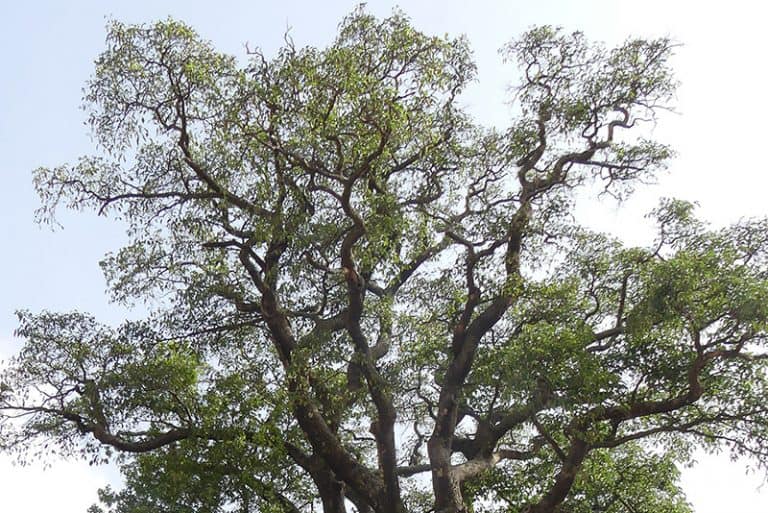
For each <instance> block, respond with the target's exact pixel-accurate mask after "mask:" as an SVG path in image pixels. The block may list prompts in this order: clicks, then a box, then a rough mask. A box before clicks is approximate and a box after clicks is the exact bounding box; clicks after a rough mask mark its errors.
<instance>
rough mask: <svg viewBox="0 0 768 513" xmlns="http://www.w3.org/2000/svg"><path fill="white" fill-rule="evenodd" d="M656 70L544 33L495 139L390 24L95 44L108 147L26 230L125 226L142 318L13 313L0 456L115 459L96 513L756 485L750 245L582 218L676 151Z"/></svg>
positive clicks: (402, 506) (756, 346) (125, 261)
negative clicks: (662, 116) (240, 46)
mask: <svg viewBox="0 0 768 513" xmlns="http://www.w3.org/2000/svg"><path fill="white" fill-rule="evenodd" d="M672 47H673V45H672V44H671V43H670V41H669V40H667V39H658V40H628V41H626V43H624V44H623V45H621V46H619V47H616V48H612V49H608V48H605V47H603V46H601V45H597V44H592V43H588V42H587V41H586V40H585V39H584V37H583V36H582V35H581V34H579V33H573V34H570V33H565V32H563V31H561V30H558V29H554V28H551V27H541V28H535V29H533V30H531V31H529V32H527V33H525V34H523V35H522V36H521V37H520V38H519V39H517V40H515V41H514V42H512V43H510V44H509V45H508V46H507V47H506V48H505V50H504V52H505V55H506V56H507V58H508V60H509V61H512V62H513V63H516V64H517V65H518V66H519V69H520V83H519V85H518V86H517V87H516V88H515V89H514V90H513V93H514V94H513V99H514V105H515V109H516V113H517V115H516V116H517V117H516V118H515V119H514V121H512V122H511V124H510V126H509V128H508V129H506V130H495V129H490V128H486V127H483V126H481V125H479V124H478V123H476V122H475V121H474V120H472V119H471V118H470V117H469V116H468V115H467V113H466V112H465V111H464V110H463V109H462V106H461V102H460V98H461V93H462V91H463V89H464V88H465V87H466V86H467V84H468V83H469V82H470V81H471V80H472V79H473V78H474V66H473V63H472V61H471V57H470V52H469V49H468V47H467V44H466V42H465V41H464V40H462V39H451V38H448V37H442V38H441V37H431V36H427V35H425V34H422V33H420V32H418V31H417V30H415V29H414V28H413V27H412V26H411V25H410V24H409V22H408V20H407V18H406V17H404V16H403V15H401V14H397V13H396V14H394V15H393V16H391V17H390V18H387V19H383V20H380V19H376V18H374V17H373V16H371V15H369V14H367V13H366V12H365V11H364V10H357V11H355V12H354V13H352V14H351V15H350V16H349V17H348V18H347V19H345V20H344V21H343V23H342V24H341V26H340V29H339V34H338V36H337V38H336V39H335V41H334V42H333V43H332V44H331V45H330V46H328V47H327V48H325V49H317V48H312V47H307V48H297V47H295V46H294V45H293V44H292V42H291V41H290V39H287V41H286V44H285V45H284V46H283V48H281V49H280V50H279V51H278V52H277V53H276V55H274V56H272V57H268V56H265V55H264V54H262V53H261V52H259V51H258V50H255V51H249V52H248V56H247V57H248V58H247V62H246V63H245V64H242V63H241V62H240V61H238V60H237V59H235V58H234V57H231V56H227V55H223V54H221V53H218V52H216V51H215V50H214V49H213V48H212V46H211V45H210V44H209V43H208V42H207V41H204V40H201V39H200V38H199V37H198V36H197V35H196V34H195V32H194V31H193V30H192V29H190V28H189V27H187V26H185V25H184V24H182V23H179V22H176V21H164V22H160V23H156V24H153V25H138V26H133V25H124V24H121V23H117V22H114V23H112V24H111V25H110V26H109V35H108V39H107V48H106V50H105V51H104V53H102V55H101V56H100V57H99V59H98V60H97V63H96V71H95V74H94V76H93V79H92V80H91V81H90V83H89V84H88V87H87V91H86V106H87V109H88V112H89V113H90V123H91V126H92V128H93V133H94V136H95V139H96V141H97V142H98V144H99V146H100V152H99V154H98V155H97V156H93V157H85V158H83V159H81V160H80V161H79V162H78V163H76V164H74V165H65V166H61V167H56V168H51V169H40V170H38V171H37V172H36V174H35V183H36V186H37V189H38V192H39V193H40V196H41V198H42V201H43V207H42V208H41V211H40V214H41V218H42V220H43V221H53V215H54V213H55V210H56V208H57V207H59V206H61V205H64V206H67V207H70V208H75V209H94V210H96V211H98V212H99V213H100V214H103V215H110V216H114V217H116V218H117V219H120V220H122V222H123V223H124V224H125V225H126V226H127V227H128V236H129V244H128V245H127V246H126V247H124V248H122V249H121V250H120V251H118V252H117V253H115V254H111V255H108V256H107V257H106V258H105V260H104V261H103V263H102V266H103V268H104V272H105V274H106V277H107V279H108V282H109V286H110V290H111V292H112V295H113V298H114V300H115V301H117V302H119V303H127V304H132V303H135V302H137V301H139V302H143V303H144V304H146V306H147V310H149V311H150V312H151V313H150V314H149V315H148V318H147V319H146V320H143V321H130V322H125V323H124V324H122V325H120V326H118V327H110V326H106V325H103V324H99V323H98V322H97V321H96V320H95V319H93V318H92V317H91V316H89V315H87V314H84V313H79V312H74V313H67V314H58V313H48V312H43V313H29V312H22V313H20V314H19V316H20V327H19V329H18V335H19V336H20V337H22V338H23V339H24V341H25V345H24V347H23V349H22V350H21V352H20V353H19V354H18V355H17V356H16V357H15V358H14V359H13V360H12V361H11V362H10V364H9V366H8V367H7V368H6V369H5V371H4V373H3V375H2V388H0V413H1V414H2V420H1V421H0V422H2V431H1V432H0V435H1V436H2V438H1V439H0V442H2V444H3V447H4V448H6V449H11V450H16V451H18V452H19V454H20V456H21V457H24V456H25V455H26V457H28V458H29V457H34V456H35V455H37V454H38V453H40V452H46V451H55V452H57V453H64V454H80V455H81V456H83V457H86V458H90V459H91V460H92V461H94V462H100V461H104V460H107V459H110V458H113V457H115V458H117V461H118V462H119V463H120V465H121V468H122V470H123V473H124V475H125V478H126V487H125V488H124V489H123V490H120V491H112V490H109V489H107V490H104V491H102V505H101V506H94V508H93V509H94V511H110V512H114V513H118V512H119V513H129V512H130V513H140V512H220V511H242V512H255V511H274V512H304V511H314V508H316V507H318V505H322V509H323V511H324V512H325V513H340V512H343V511H347V510H349V509H354V510H356V511H358V512H361V513H363V512H376V513H385V512H397V513H403V512H406V511H413V512H422V511H434V512H436V513H458V512H466V511H475V512H480V511H509V512H527V513H544V512H555V511H558V512H585V513H586V512H594V511H600V512H606V513H614V512H615V513H618V512H627V513H639V512H651V511H653V512H668V513H673V512H674V513H681V512H686V511H689V506H688V505H687V503H686V502H685V499H684V497H683V495H682V493H681V491H680V488H679V487H678V484H677V477H678V471H677V467H676V463H679V462H681V461H685V460H686V459H687V458H688V456H689V455H690V451H691V450H693V449H694V448H697V447H702V446H704V447H708V448H710V449H717V448H720V447H723V446H727V447H729V448H730V449H732V450H734V451H735V452H736V453H737V454H750V455H753V456H756V457H757V460H758V461H763V462H768V429H767V428H768V411H766V405H765V400H764V398H765V397H766V394H768V386H767V385H768V381H767V380H766V369H765V364H766V361H767V360H768V351H766V348H765V344H766V342H767V341H766V334H767V333H768V331H767V328H768V325H767V324H766V323H767V321H768V223H766V222H765V221H750V222H743V223H740V224H737V225H735V226H732V227H730V228H727V229H721V230H711V229H709V228H708V227H707V226H706V225H705V224H704V223H702V222H700V221H697V220H696V218H695V217H694V215H693V207H692V205H690V204H687V203H684V202H681V201H675V200H665V201H663V202H662V204H661V205H660V207H659V208H658V209H657V210H656V211H654V212H653V214H652V217H653V218H654V219H655V220H656V223H657V226H658V235H657V237H656V239H655V241H654V242H653V244H652V246H651V247H647V248H638V247H626V246H624V245H623V244H622V243H621V241H619V240H616V239H614V238H611V237H609V236H606V235H603V234H599V233H594V232H592V231H590V230H589V229H587V228H585V227H583V226H580V225H578V223H577V221H576V220H575V219H574V216H573V208H574V203H575V201H576V199H579V198H582V199H583V198H584V197H585V196H584V194H585V193H582V192H579V191H580V190H582V191H593V190H595V189H594V187H593V186H594V185H595V184H598V185H599V186H600V187H599V190H601V191H602V192H604V193H607V194H610V195H614V196H618V197H619V198H623V197H626V195H627V194H629V193H631V191H632V190H633V188H634V187H635V186H636V185H637V184H640V183H643V182H645V181H648V180H652V179H653V178H654V175H655V173H656V172H657V170H658V169H660V168H661V167H663V166H664V163H665V161H666V160H667V159H668V157H669V156H670V150H669V149H668V148H666V147H665V146H664V145H661V144H659V143H656V142H653V141H651V140H647V139H644V138H642V137H641V133H642V126H643V124H645V123H647V122H649V121H654V120H655V116H656V114H657V112H658V110H659V109H665V108H668V107H669V101H670V99H671V97H672V95H673V92H674V86H675V81H674V78H673V76H672V74H671V72H670V70H669V69H668V59H669V57H670V53H671V50H672ZM500 100H501V99H500ZM638 129H639V130H640V132H641V133H638ZM585 186H590V187H585Z"/></svg>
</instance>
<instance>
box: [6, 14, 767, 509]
mask: <svg viewBox="0 0 768 513" xmlns="http://www.w3.org/2000/svg"><path fill="white" fill-rule="evenodd" d="M355 4H356V2H353V1H327V2H323V1H314V2H313V1H303V2H300V1H286V2H282V3H281V4H280V6H279V7H278V6H275V5H272V3H271V2H266V1H263V0H247V1H245V0H243V1H218V2H215V3H214V2H203V1H196V0H195V1H193V0H186V1H181V0H175V1H160V0H154V1H151V2H150V1H144V0H134V1H131V2H128V1H125V2H118V1H105V0H100V1H99V0H92V1H86V0H69V1H56V0H48V1H35V0H27V1H26V2H21V1H19V2H13V1H12V0H0V66H2V68H1V71H0V178H1V179H2V181H0V241H2V251H0V357H7V356H8V355H10V354H12V353H13V352H14V351H15V350H16V349H17V348H18V341H14V340H13V338H12V332H13V330H14V329H15V327H16V321H15V317H14V315H13V312H14V310H16V309H18V308H27V309H30V310H33V311H37V310H41V309H50V310H73V309H79V310H83V311H90V312H92V313H94V314H95V315H96V316H97V317H98V318H100V319H101V320H104V321H107V322H113V323H116V322H119V321H120V320H121V318H123V317H124V316H125V315H126V313H125V312H124V311H122V310H120V309H118V308H116V307H115V306H114V305H110V304H109V303H108V302H107V300H106V297H105V295H104V288H105V286H104V280H103V277H102V276H101V273H100V270H99V268H98V265H97V262H98V261H99V260H100V258H101V257H102V256H103V254H104V253H105V252H107V251H109V250H114V249H116V248H118V247H119V246H120V244H121V242H122V240H123V237H122V233H121V231H120V227H119V226H118V225H116V224H114V223H112V222H110V221H108V220H105V219H99V218H96V217H94V216H90V215H64V216H62V221H63V224H64V230H60V231H58V232H55V233H51V232H50V231H48V230H47V229H41V228H38V227H37V226H35V225H34V223H33V211H34V209H35V208H36V206H37V200H36V197H35V196H34V193H33V191H32V185H31V178H30V172H31V170H32V169H34V168H36V167H39V166H55V165H58V164H62V163H65V162H72V161H74V160H75V159H76V158H77V157H78V156H80V155H84V154H88V153H89V152H90V151H91V149H92V144H91V141H90V139H89V137H88V132H87V130H86V128H85V127H84V126H83V120H84V115H83V113H82V111H81V110H80V109H79V106H80V104H81V102H80V97H81V89H82V87H83V85H84V83H85V81H86V80H87V78H88V76H89V75H90V73H91V71H92V66H93V65H92V63H93V59H94V58H95V57H96V55H97V54H98V53H99V52H100V51H101V49H102V48H103V43H104V35H105V31H104V25H105V21H106V20H107V19H108V18H115V19H118V20H121V21H127V22H143V21H152V20H157V19H159V18H166V17H168V16H172V17H174V18H177V19H180V20H183V21H185V22H187V23H189V24H190V25H192V26H193V27H195V28H196V29H197V30H198V31H199V33H200V34H202V36H203V37H205V38H207V39H210V40H212V41H213V42H214V44H215V45H216V46H217V47H218V49H220V50H222V51H225V52H228V53H232V54H237V55H242V54H243V52H244V44H245V43H246V42H248V43H249V44H250V46H251V47H253V46H260V47H261V48H263V49H264V50H265V51H266V52H267V53H270V52H271V51H273V50H274V49H275V48H276V47H278V46H279V45H280V44H281V42H282V36H283V33H284V32H285V31H286V29H287V28H290V32H291V35H292V37H293V39H294V41H295V42H296V44H297V45H303V44H313V45H323V44H325V43H327V42H328V41H330V40H331V39H332V38H333V37H334V35H335V29H336V26H337V24H338V22H339V21H340V20H341V18H342V17H343V16H344V15H345V14H347V13H348V12H349V11H350V10H351V9H352V8H353V7H354V5H355ZM760 4H761V2H754V1H733V0H732V1H729V2H706V1H693V0H691V1H683V0H679V1H670V0H666V1H656V0H654V1H649V0H645V1H642V2H641V1H636V2H629V1H620V0H613V1H585V0H572V1H570V2H569V1H565V0H560V1H542V0H537V1H535V2H534V1H519V0H507V1H481V0H478V1H475V2H473V3H472V5H470V4H469V2H466V1H449V0H442V1H433V0H430V1H425V0H421V1H416V0H412V1H401V2H389V1H375V2H369V3H368V6H369V10H371V11H373V12H374V13H376V14H379V15H386V14H388V13H389V12H390V11H391V9H392V7H393V6H394V5H399V6H400V7H401V8H402V9H403V10H404V11H405V12H406V13H407V14H408V15H409V16H411V18H412V19H413V22H414V24H415V25H416V26H417V27H418V28H419V29H421V30H423V31H426V32H430V33H437V34H443V33H450V34H462V33H463V34H466V35H467V37H468V38H469V40H470V42H471V44H472V47H473V48H474V51H475V57H476V60H477V62H478V65H479V80H478V83H477V84H475V85H474V86H473V88H471V90H470V91H469V93H468V94H467V95H466V96H465V102H466V104H467V106H468V108H469V109H470V111H471V112H473V113H474V114H475V116H476V117H477V118H478V119H479V120H481V121H484V122H486V123H489V124H495V125H498V126H504V125H505V124H506V123H507V120H508V119H509V109H508V107H507V106H506V103H505V102H506V100H507V99H508V94H507V92H506V87H507V85H508V83H509V81H510V79H511V77H512V76H513V71H514V70H512V69H511V68H509V67H508V66H506V65H503V63H502V61H501V59H500V57H499V55H498V53H497V50H498V48H499V47H501V46H502V45H503V44H504V43H505V42H506V41H508V40H509V39H511V38H512V37H514V36H516V35H518V34H519V33H520V32H522V31H523V30H525V29H526V28H528V27H530V26H531V25H536V24H554V25H562V26H564V27H566V28H568V29H577V30H582V31H584V32H585V33H586V35H587V37H589V38H591V39H595V40H602V41H606V42H609V43H616V42H619V41H621V40H623V39H625V38H626V37H627V36H629V35H636V36H648V37H650V36H658V35H670V36H672V37H673V38H674V39H676V40H677V41H679V42H680V43H682V44H683V45H684V46H682V47H681V48H679V49H678V51H677V56H676V57H675V59H674V66H675V67H676V69H677V73H678V77H679V79H680V80H681V81H682V87H681V88H680V90H679V98H678V102H677V107H678V108H677V110H678V114H670V115H667V116H664V117H663V119H662V120H661V122H660V123H659V125H658V126H657V127H656V129H655V130H654V135H655V136H656V137H657V138H660V139H662V140H663V141H665V142H668V143H670V144H672V145H673V146H674V147H675V148H676V150H677V151H678V152H679V157H678V158H677V159H676V160H675V161H674V162H673V164H672V166H671V168H670V173H669V174H668V175H666V176H663V177H662V178H661V179H660V181H659V184H658V185H656V186H654V187H650V188H648V189H647V190H645V191H643V192H642V193H640V194H638V195H637V196H636V197H635V198H634V199H633V200H631V201H630V202H628V204H627V205H626V206H625V208H622V209H618V208H616V205H614V204H611V203H608V204H603V205H598V204H595V203H593V202H592V203H590V204H588V205H580V209H579V212H580V215H581V216H582V217H583V218H584V219H585V220H586V221H587V222H589V223H591V224H593V225H594V226H597V227H600V228H602V229H605V230H609V231H612V232H614V233H617V234H619V235H621V236H622V237H623V238H625V240H627V241H628V242H630V243H635V244H637V243H643V242H645V241H647V237H648V234H649V231H648V229H647V227H646V226H645V225H644V224H643V221H642V215H643V214H644V213H645V212H647V211H648V210H649V209H650V208H652V207H653V206H654V205H655V204H656V202H657V199H658V197H659V196H676V197H680V198H684V199H688V200H698V202H699V203H700V205H701V208H700V213H701V214H702V215H703V216H704V217H706V218H707V219H709V220H711V221H712V222H713V223H715V224H724V223H729V222H733V221H736V220H738V219H739V218H740V217H752V216H764V215H768V202H767V201H766V199H765V194H766V185H768V178H766V176H768V175H767V174H766V171H768V169H766V167H767V166H766V164H765V159H764V158H763V156H762V151H763V150H764V147H765V144H766V142H765V141H766V129H765V125H764V123H765V120H766V119H768V106H767V104H766V90H765V89H766V68H765V50H766V48H768V45H767V44H766V40H765V37H766V36H765V27H764V21H765V19H766V16H765V15H764V14H763V13H762V12H761V9H760ZM700 459H701V464H700V465H699V466H697V467H696V468H694V469H689V470H685V472H684V476H683V481H684V486H685V489H686V490H687V492H688V494H689V498H690V500H691V502H692V503H693V504H694V506H695V508H696V511H697V512H698V513H721V512H723V511H738V512H740V513H765V511H766V509H767V508H766V505H767V504H768V492H765V491H763V492H762V493H761V492H760V491H759V490H758V486H759V485H760V483H761V482H762V481H761V477H760V476H756V475H745V473H744V472H745V470H744V469H745V467H744V465H743V463H742V462H736V463H731V462H730V461H729V459H728V457H727V456H726V455H721V456H717V457H712V456H702V457H701V458H700ZM48 463H50V465H51V466H50V468H48V469H47V470H43V462H40V463H38V464H33V465H31V466H29V467H26V468H23V469H20V468H17V467H12V466H11V463H10V461H9V459H8V458H7V457H5V456H0V510H2V511H7V512H10V513H16V512H32V513H35V512H42V511H50V510H55V511H57V512H59V513H84V511H85V509H86V508H87V507H88V506H89V505H90V504H92V503H93V502H94V501H95V500H96V489H97V488H98V487H100V486H103V485H104V484H105V483H107V482H108V481H109V480H110V479H111V480H115V479H116V477H115V472H114V470H113V469H111V468H109V467H97V468H91V467H88V466H87V465H84V464H81V463H78V462H63V461H50V462H48Z"/></svg>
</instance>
